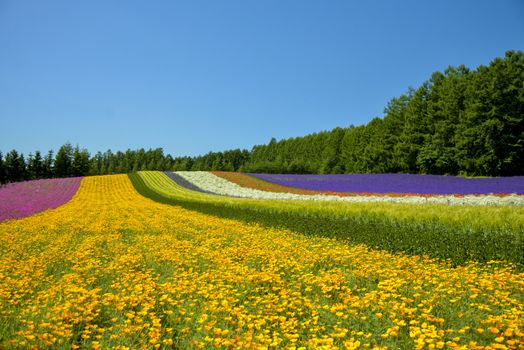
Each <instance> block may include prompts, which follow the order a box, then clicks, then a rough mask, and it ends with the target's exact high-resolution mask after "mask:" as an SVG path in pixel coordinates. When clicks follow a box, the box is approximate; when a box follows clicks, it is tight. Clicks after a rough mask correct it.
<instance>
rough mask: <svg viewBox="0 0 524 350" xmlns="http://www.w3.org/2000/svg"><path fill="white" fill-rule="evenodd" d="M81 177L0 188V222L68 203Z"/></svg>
mask: <svg viewBox="0 0 524 350" xmlns="http://www.w3.org/2000/svg"><path fill="white" fill-rule="evenodd" d="M81 181H82V178H81V177H72V178H65V179H46V180H33V181H25V182H16V183H12V184H8V185H6V186H3V187H0V222H1V221H5V220H10V219H18V218H22V217H25V216H29V215H32V214H35V213H38V212H41V211H44V210H47V209H52V208H56V207H58V206H60V205H62V204H64V203H66V202H68V201H69V200H70V199H71V198H73V196H74V195H75V193H76V191H78V188H79V187H80V182H81Z"/></svg>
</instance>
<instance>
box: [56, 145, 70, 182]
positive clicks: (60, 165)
mask: <svg viewBox="0 0 524 350" xmlns="http://www.w3.org/2000/svg"><path fill="white" fill-rule="evenodd" d="M72 163H73V146H71V144H70V143H66V144H64V145H62V147H60V149H59V150H58V152H57V153H56V158H55V162H54V175H55V177H68V176H71V175H72V174H73V169H72V167H71V165H72Z"/></svg>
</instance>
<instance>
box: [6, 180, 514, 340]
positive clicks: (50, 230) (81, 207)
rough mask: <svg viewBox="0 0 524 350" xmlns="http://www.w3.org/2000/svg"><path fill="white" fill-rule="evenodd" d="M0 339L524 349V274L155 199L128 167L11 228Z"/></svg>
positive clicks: (87, 183)
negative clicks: (136, 184) (140, 189)
mask: <svg viewBox="0 0 524 350" xmlns="http://www.w3.org/2000/svg"><path fill="white" fill-rule="evenodd" d="M0 232H2V234H1V235H0V271H1V272H0V305H1V306H0V319H2V329H1V330H0V332H1V337H0V348H2V349H4V348H5V349H7V348H13V349H30V348H34V349H42V348H64V349H65V348H69V349H78V348H82V349H84V348H85V349H88V348H89V349H116V350H119V349H129V348H133V349H140V348H144V349H150V348H161V349H170V348H177V349H202V348H204V349H212V348H225V349H268V348H273V349H298V348H301V347H303V348H308V349H315V348H321V349H326V350H330V349H356V348H358V347H361V348H374V349H386V348H388V349H416V348H420V349H422V348H437V349H439V348H449V349H459V348H460V349H466V348H468V349H501V348H508V349H518V348H519V347H522V345H524V332H523V329H524V300H523V299H522V296H523V295H524V274H522V273H519V272H517V271H515V270H514V269H513V268H512V267H511V266H510V265H506V264H503V263H500V264H488V265H480V264H468V265H465V266H461V267H451V266H449V265H447V264H446V263H443V262H437V261H435V260H430V259H428V258H425V257H420V256H411V257H410V256H406V255H402V254H391V253H388V252H384V251H379V250H374V249H370V248H368V247H366V246H364V245H357V246H349V245H348V244H347V243H345V242H341V241H340V240H335V239H328V238H318V237H311V236H304V235H299V234H294V233H291V232H289V231H283V230H269V229H264V228H262V227H260V226H256V225H244V224H241V223H239V222H238V221H233V220H225V219H219V218H216V217H213V216H208V215H203V214H199V213H196V212H193V211H188V210H184V209H181V208H180V207H177V206H169V205H163V204H158V203H155V202H153V201H151V200H148V199H146V198H144V197H141V196H139V195H138V194H137V193H136V191H135V189H134V188H133V186H132V185H131V183H130V181H129V179H128V177H127V176H125V175H114V176H104V177H88V178H86V179H85V180H84V181H83V182H82V184H81V187H80V190H79V191H78V193H77V195H76V196H75V197H74V198H73V200H71V201H70V202H69V203H67V204H66V205H64V206H61V207H60V208H58V209H56V210H53V211H48V212H45V213H43V214H42V215H37V216H32V217H28V218H25V219H22V220H14V221H8V222H5V223H2V224H0Z"/></svg>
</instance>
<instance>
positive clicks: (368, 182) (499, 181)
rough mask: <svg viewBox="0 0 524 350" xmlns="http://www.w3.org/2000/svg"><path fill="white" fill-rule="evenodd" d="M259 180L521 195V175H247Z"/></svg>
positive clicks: (337, 188) (335, 188) (345, 188)
mask: <svg viewBox="0 0 524 350" xmlns="http://www.w3.org/2000/svg"><path fill="white" fill-rule="evenodd" d="M249 175H252V176H255V177H257V178H259V179H262V180H265V181H268V182H271V183H274V184H278V185H283V186H289V187H296V188H302V189H308V190H318V191H332V192H360V193H410V194H428V195H430V194H462V195H466V194H489V193H493V194H507V193H514V194H524V176H512V177H492V178H464V177H459V176H441V175H413V174H337V175H289V174H249Z"/></svg>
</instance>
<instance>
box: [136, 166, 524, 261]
mask: <svg viewBox="0 0 524 350" xmlns="http://www.w3.org/2000/svg"><path fill="white" fill-rule="evenodd" d="M129 177H130V179H131V181H132V183H133V185H134V186H135V188H136V190H137V191H138V192H139V193H140V194H142V195H143V196H145V197H148V198H150V199H153V200H155V201H157V202H161V203H166V204H171V205H179V206H182V207H184V208H187V209H191V210H196V211H199V212H202V213H206V214H211V215H216V216H220V217H224V218H230V219H236V220H241V221H244V222H254V223H258V224H261V225H264V226H268V227H278V228H285V229H289V230H293V231H297V232H301V233H304V234H314V235H323V236H329V237H337V238H340V239H343V240H347V241H348V242H350V243H356V244H358V243H363V244H366V245H368V246H371V247H376V248H380V249H386V250H389V251H402V252H405V253H408V254H415V255H428V256H431V257H436V258H441V259H450V260H451V261H452V262H453V263H454V264H462V263H464V262H466V261H468V260H475V261H480V262H486V261H491V260H502V261H507V262H513V263H515V264H516V265H518V266H519V267H522V266H524V239H523V237H524V209H523V208H521V207H516V206H450V205H443V204H399V203H340V202H320V201H319V202H315V201H279V200H259V199H248V198H230V197H224V196H217V195H212V194H206V193H200V192H195V191H191V190H188V189H185V188H183V187H181V186H179V185H177V184H176V183H175V182H174V181H172V180H171V179H170V178H169V177H168V176H166V175H165V174H163V173H161V172H149V171H147V172H138V173H133V174H130V175H129Z"/></svg>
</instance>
